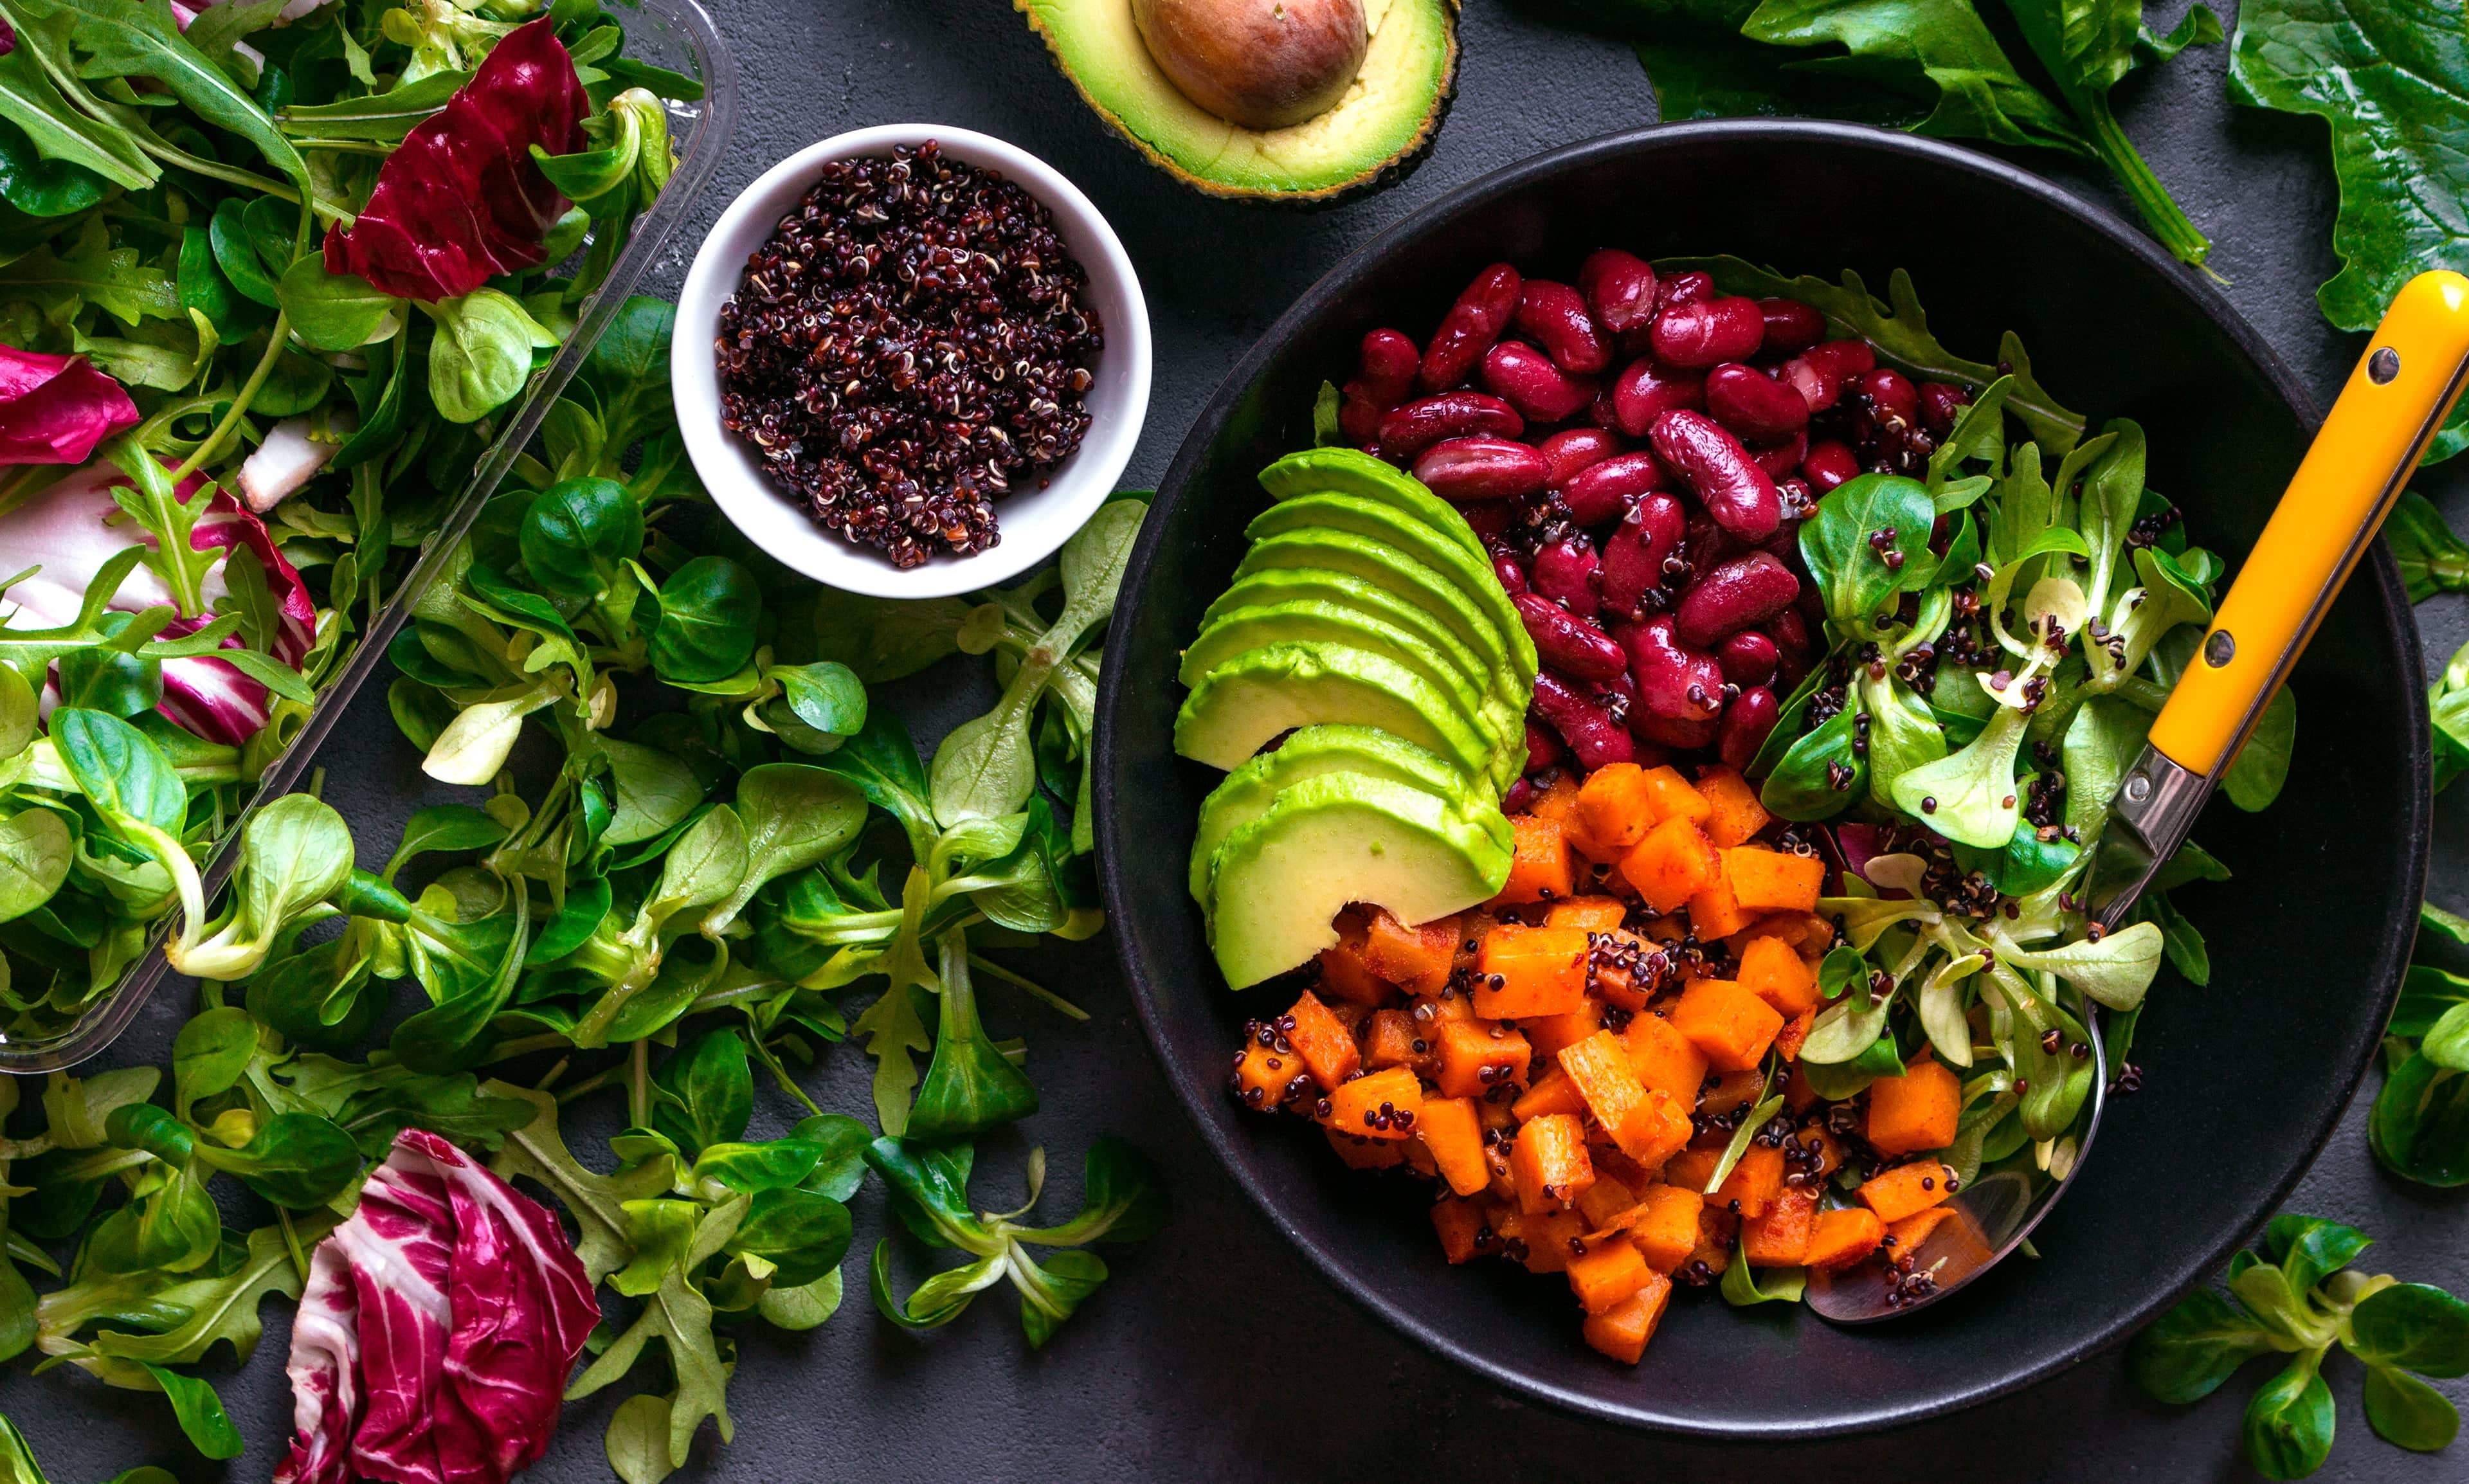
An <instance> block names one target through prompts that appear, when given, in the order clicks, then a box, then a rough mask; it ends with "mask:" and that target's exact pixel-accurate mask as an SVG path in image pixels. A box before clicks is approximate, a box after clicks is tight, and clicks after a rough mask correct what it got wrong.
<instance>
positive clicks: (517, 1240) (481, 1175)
mask: <svg viewBox="0 0 2469 1484" xmlns="http://www.w3.org/2000/svg"><path fill="white" fill-rule="evenodd" d="M599 1318H600V1307H599V1304H598V1301H597V1300H595V1299H594V1298H593V1297H592V1293H591V1283H590V1280H589V1279H588V1277H586V1276H585V1274H584V1270H583V1264H582V1263H581V1262H580V1261H579V1260H578V1259H577V1258H576V1256H575V1253H574V1248H573V1245H572V1244H571V1243H570V1242H569V1241H567V1239H566V1236H565V1228H564V1227H562V1226H560V1225H559V1224H558V1219H557V1217H555V1216H554V1215H552V1214H551V1213H550V1212H549V1211H548V1210H547V1209H546V1208H544V1207H542V1205H540V1204H539V1203H538V1202H537V1201H534V1200H532V1199H531V1198H530V1197H529V1196H526V1195H522V1194H519V1193H517V1192H516V1191H515V1189H514V1188H513V1187H512V1186H509V1185H508V1184H506V1182H505V1181H503V1180H500V1179H499V1178H497V1177H496V1175H494V1174H492V1173H490V1172H489V1171H487V1170H485V1169H483V1168H481V1167H480V1166H479V1165H477V1164H474V1163H473V1161H472V1160H471V1159H470V1158H469V1157H467V1156H466V1155H465V1154H464V1153H463V1151H462V1150H460V1149H457V1148H455V1147H454V1146H453V1145H451V1144H449V1143H447V1142H446V1141H445V1140H443V1139H441V1138H438V1137H437V1136H436V1135H435V1134H431V1133H427V1132H424V1131H422V1130H420V1129H416V1128H407V1129H405V1130H404V1131H403V1132H402V1133H401V1134H399V1135H397V1136H396V1138H395V1147H394V1152H393V1153H392V1154H391V1155H389V1156H388V1157H387V1159H386V1162H385V1163H384V1164H382V1165H381V1166H379V1167H378V1169H377V1170H376V1171H374V1172H372V1173H371V1175H370V1176H369V1181H368V1184H367V1185H366V1186H365V1187H364V1188H363V1189H362V1191H361V1193H360V1204H359V1209H358V1211H357V1212H356V1213H354V1215H353V1217H352V1218H351V1219H350V1220H348V1221H346V1222H344V1223H343V1224H342V1225H340V1226H338V1227H336V1228H335V1231H334V1233H333V1235H332V1236H330V1237H328V1238H327V1239H326V1241H324V1242H322V1243H321V1244H319V1246H318V1248H317V1252H316V1256H315V1257H314V1258H313V1259H312V1262H311V1264H310V1275H309V1286H308V1288H307V1289H306V1291H305V1292H304V1293H303V1294H302V1296H301V1301H300V1313H299V1316H298V1318H297V1319H295V1320H294V1321H293V1325H292V1341H291V1359H290V1363H289V1365H288V1367H287V1369H288V1373H289V1375H290V1377H291V1383H292V1425H293V1427H294V1429H295V1431H294V1435H293V1437H292V1441H291V1453H290V1456H289V1457H288V1458H287V1459H286V1460H285V1461H284V1464H283V1467H282V1469H281V1470H279V1471H278V1472H276V1473H275V1479H276V1480H277V1481H278V1484H347V1481H348V1480H350V1479H353V1478H372V1479H386V1480H392V1481H396V1484H445V1481H447V1480H453V1481H455V1484H467V1481H468V1484H503V1481H504V1480H506V1479H508V1478H510V1477H512V1476H513V1474H514V1473H515V1472H517V1471H519V1470H520V1469H523V1468H524V1467H526V1466H528V1465H530V1464H531V1463H533V1462H534V1461H536V1460H537V1459H538V1458H539V1457H540V1456H541V1454H542V1452H544V1451H546V1449H547V1448H548V1440H549V1436H550V1434H551V1433H552V1432H554V1431H555V1430H556V1427H557V1417H558V1406H559V1403H560V1401H561V1400H562V1398H563V1397H564V1395H565V1378H566V1373H567V1372H568V1371H569V1370H571V1369H572V1368H573V1365H574V1361H575V1357H576V1356H579V1355H581V1354H582V1353H583V1341H584V1338H585V1336H587V1335H588V1334H589V1333H591V1328H592V1326H593V1325H594V1324H596V1323H598V1322H599Z"/></svg>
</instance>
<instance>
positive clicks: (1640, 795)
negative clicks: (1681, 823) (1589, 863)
mask: <svg viewBox="0 0 2469 1484" xmlns="http://www.w3.org/2000/svg"><path fill="white" fill-rule="evenodd" d="M1655 819H1656V815H1655V813H1654V804H1653V799H1652V796H1651V795H1650V791H1649V789H1648V787H1647V783H1646V770H1645V769H1643V768H1641V767H1639V766H1638V765H1637V764H1635V763H1633V762H1630V763H1606V764H1604V766H1603V767H1600V768H1597V769H1596V770H1595V771H1594V772H1592V773H1590V774H1588V775H1586V781H1585V783H1584V785H1583V786H1582V787H1581V788H1580V789H1579V790H1578V831H1577V835H1578V847H1579V848H1580V849H1581V850H1583V851H1585V852H1586V854H1587V855H1589V856H1591V857H1593V858H1594V859H1596V860H1599V861H1616V860H1618V859H1620V858H1621V857H1622V856H1623V855H1626V854H1627V853H1628V850H1629V847H1630V846H1634V845H1636V844H1637V843H1638V842H1639V841H1641V840H1644V839H1645V838H1646V832H1647V831H1648V830H1650V829H1651V828H1653V827H1654V822H1655Z"/></svg>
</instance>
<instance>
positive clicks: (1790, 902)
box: [1701, 846, 1826, 936]
mask: <svg viewBox="0 0 2469 1484" xmlns="http://www.w3.org/2000/svg"><path fill="white" fill-rule="evenodd" d="M1723 874H1724V875H1725V876H1726V877H1727V878H1729V879H1730V881H1731V883H1732V900H1734V901H1735V902H1738V903H1739V904H1740V906H1741V910H1742V911H1743V912H1747V913H1752V914H1755V913H1769V912H1815V911H1816V910H1817V897H1818V893H1819V890H1820V889H1821V888H1823V887H1824V886H1825V884H1826V862H1824V861H1823V860H1820V859H1819V858H1818V857H1816V856H1814V855H1792V854H1788V853H1787V852H1785V851H1782V850H1768V849H1765V848H1763V847H1761V846H1738V847H1736V848H1733V849H1729V850H1725V851H1724V852H1723ZM1701 936H1702V935H1701Z"/></svg>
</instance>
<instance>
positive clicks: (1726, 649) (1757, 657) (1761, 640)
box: [1715, 629, 1783, 685]
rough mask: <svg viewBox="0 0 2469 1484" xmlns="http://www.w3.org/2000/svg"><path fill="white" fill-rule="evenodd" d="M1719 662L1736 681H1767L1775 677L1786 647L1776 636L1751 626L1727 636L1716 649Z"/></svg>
mask: <svg viewBox="0 0 2469 1484" xmlns="http://www.w3.org/2000/svg"><path fill="white" fill-rule="evenodd" d="M1715 662H1716V663H1718V664H1719V665H1721V666H1722V667H1723V679H1725V680H1727V681H1730V682H1731V683H1732V684H1735V685H1763V684H1765V683H1766V682H1768V681H1770V680H1772V679H1774V673H1775V666H1776V665H1778V664H1780V663H1782V662H1783V651H1782V650H1780V649H1778V648H1776V647H1775V641H1774V640H1773V639H1770V638H1766V636H1765V635H1763V634H1760V633H1758V632H1757V631H1756V630H1755V629H1750V630H1745V631H1743V632H1742V633H1739V634H1735V635H1733V636H1732V637H1731V638H1727V639H1725V640H1723V647H1722V648H1720V649H1719V650H1717V651H1715Z"/></svg>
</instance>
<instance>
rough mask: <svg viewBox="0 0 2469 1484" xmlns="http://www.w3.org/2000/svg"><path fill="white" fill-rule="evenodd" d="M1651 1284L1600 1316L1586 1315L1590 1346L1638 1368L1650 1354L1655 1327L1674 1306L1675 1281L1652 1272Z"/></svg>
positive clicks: (1650, 1274) (1647, 1284)
mask: <svg viewBox="0 0 2469 1484" xmlns="http://www.w3.org/2000/svg"><path fill="white" fill-rule="evenodd" d="M1648 1276H1649V1278H1650V1282H1648V1283H1646V1284H1645V1285H1643V1286H1642V1287H1639V1288H1638V1290H1637V1291H1636V1292H1634V1293H1632V1294H1630V1295H1629V1296H1628V1297H1627V1298H1625V1299H1623V1300H1621V1301H1620V1302H1619V1303H1617V1304H1615V1305H1613V1306H1612V1307H1611V1308H1609V1309H1606V1310H1604V1311H1603V1312H1602V1313H1600V1314H1588V1315H1587V1316H1586V1324H1585V1336H1586V1343H1587V1344H1589V1345H1591V1346H1593V1347H1594V1348H1595V1349H1597V1350H1599V1351H1601V1352H1603V1353H1604V1355H1606V1356H1610V1357H1611V1358H1613V1359H1615V1360H1618V1361H1620V1362H1621V1363H1622V1364H1624V1365H1635V1364H1637V1362H1638V1358H1639V1357H1640V1356H1644V1355H1645V1354H1646V1347H1647V1343H1648V1341H1650V1340H1651V1339H1653V1338H1654V1327H1655V1326H1656V1325H1658V1324H1660V1323H1662V1322H1663V1311H1664V1310H1665V1309H1666V1308H1668V1307H1670V1305H1671V1303H1672V1280H1671V1279H1669V1278H1666V1277H1664V1276H1663V1275H1662V1274H1661V1273H1657V1272H1653V1271H1652V1270H1651V1269H1650V1270H1649V1273H1648Z"/></svg>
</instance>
